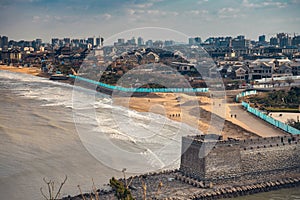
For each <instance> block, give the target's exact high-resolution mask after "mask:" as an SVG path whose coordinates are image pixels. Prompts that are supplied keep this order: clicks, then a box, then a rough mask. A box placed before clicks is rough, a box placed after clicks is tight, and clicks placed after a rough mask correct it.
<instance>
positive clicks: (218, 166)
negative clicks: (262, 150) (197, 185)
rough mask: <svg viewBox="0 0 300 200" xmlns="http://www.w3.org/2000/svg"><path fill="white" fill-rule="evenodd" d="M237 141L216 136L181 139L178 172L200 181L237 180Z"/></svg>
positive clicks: (238, 148)
mask: <svg viewBox="0 0 300 200" xmlns="http://www.w3.org/2000/svg"><path fill="white" fill-rule="evenodd" d="M240 163H241V154H240V145H239V141H237V140H231V141H222V137H221V136H218V135H206V136H204V135H200V136H194V137H190V136H188V137H183V138H182V156H181V164H180V171H181V172H183V173H184V174H185V175H187V176H190V177H192V178H196V179H198V180H200V181H204V182H211V181H217V180H218V179H232V178H238V177H239V176H240V174H241V166H240Z"/></svg>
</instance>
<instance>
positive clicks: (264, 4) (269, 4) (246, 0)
mask: <svg viewBox="0 0 300 200" xmlns="http://www.w3.org/2000/svg"><path fill="white" fill-rule="evenodd" d="M242 5H243V6H244V7H247V8H264V7H275V8H285V7H286V6H287V5H288V4H287V3H286V2H279V1H272V0H267V1H260V2H256V3H250V2H249V0H243V4H242Z"/></svg>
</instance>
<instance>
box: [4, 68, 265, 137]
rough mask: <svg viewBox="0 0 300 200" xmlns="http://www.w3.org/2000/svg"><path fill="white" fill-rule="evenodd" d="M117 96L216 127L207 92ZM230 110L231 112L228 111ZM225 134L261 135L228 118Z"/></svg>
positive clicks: (201, 126)
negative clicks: (212, 119) (199, 93)
mask: <svg viewBox="0 0 300 200" xmlns="http://www.w3.org/2000/svg"><path fill="white" fill-rule="evenodd" d="M0 70H6V71H11V72H17V73H25V74H29V75H33V76H40V77H44V78H49V77H50V75H48V74H44V73H42V72H41V70H40V69H38V68H36V67H22V68H19V67H13V66H5V65H0ZM58 82H63V83H68V84H71V85H73V84H74V79H68V80H62V81H58ZM113 98H114V99H113V100H114V104H115V105H118V106H123V107H126V108H128V109H130V110H135V111H138V112H152V113H154V114H159V115H162V116H165V117H167V118H169V119H171V120H174V121H177V122H181V123H185V124H187V125H189V126H191V127H193V128H196V129H198V130H199V131H200V132H201V133H203V134H206V133H208V131H209V130H210V129H211V128H214V127H213V124H210V123H211V117H212V113H211V112H210V111H211V109H207V108H210V107H211V106H212V101H211V99H210V98H208V97H207V96H206V95H203V96H190V95H187V94H183V93H149V94H146V95H145V96H132V97H118V96H116V97H113ZM226 109H227V108H226ZM195 111H196V112H195ZM226 111H227V112H228V110H226ZM197 113H198V114H197ZM199 114H200V117H199ZM219 118H220V117H219ZM220 119H221V118H220ZM222 134H223V137H224V139H226V138H236V139H250V138H258V137H260V136H259V135H257V134H256V133H254V132H253V131H252V130H249V129H248V130H247V128H245V127H243V124H235V123H233V122H231V121H230V120H228V119H227V117H226V118H225V119H224V127H223V130H222Z"/></svg>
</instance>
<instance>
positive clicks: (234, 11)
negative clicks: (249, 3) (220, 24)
mask: <svg viewBox="0 0 300 200" xmlns="http://www.w3.org/2000/svg"><path fill="white" fill-rule="evenodd" d="M239 11H240V9H238V8H237V9H235V8H221V9H220V10H219V11H218V13H219V14H228V13H238V12H239Z"/></svg>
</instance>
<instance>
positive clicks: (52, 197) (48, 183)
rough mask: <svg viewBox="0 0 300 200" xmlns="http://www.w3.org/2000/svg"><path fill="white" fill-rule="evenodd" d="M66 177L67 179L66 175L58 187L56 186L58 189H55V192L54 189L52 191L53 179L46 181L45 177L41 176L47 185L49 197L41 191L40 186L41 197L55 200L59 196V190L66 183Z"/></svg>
mask: <svg viewBox="0 0 300 200" xmlns="http://www.w3.org/2000/svg"><path fill="white" fill-rule="evenodd" d="M67 179H68V177H67V176H66V177H65V179H64V181H63V182H61V184H60V187H59V188H58V190H57V192H56V194H55V191H54V181H52V180H50V181H47V180H46V178H43V180H44V182H45V183H46V184H47V186H48V193H49V197H47V195H45V194H44V192H43V188H42V187H41V188H40V191H41V193H42V195H43V197H44V198H45V199H46V200H57V199H58V198H59V195H60V191H61V189H62V187H63V185H64V184H65V183H66V181H67Z"/></svg>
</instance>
